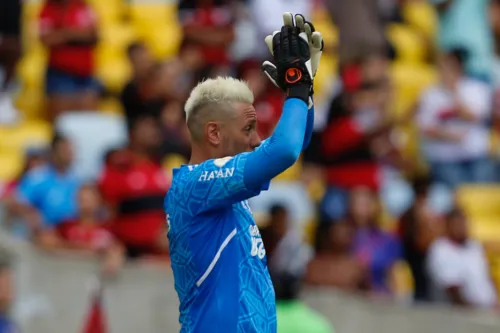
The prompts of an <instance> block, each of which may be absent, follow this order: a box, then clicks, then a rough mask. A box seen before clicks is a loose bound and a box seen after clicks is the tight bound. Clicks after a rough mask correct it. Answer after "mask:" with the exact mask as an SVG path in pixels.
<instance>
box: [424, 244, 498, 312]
mask: <svg viewBox="0 0 500 333" xmlns="http://www.w3.org/2000/svg"><path fill="white" fill-rule="evenodd" d="M427 268H428V273H429V277H430V278H431V281H432V285H433V286H434V288H435V292H436V293H437V295H436V296H438V297H437V298H440V299H446V294H445V290H446V289H447V288H449V287H454V286H457V287H459V288H460V294H461V295H462V297H463V298H464V299H465V300H466V301H467V302H469V303H471V304H473V305H475V306H478V307H491V306H493V305H495V303H496V300H497V299H496V291H495V288H494V286H493V283H492V281H491V277H490V272H489V268H488V263H487V261H486V256H485V254H484V251H483V247H482V245H481V244H480V243H478V242H476V241H473V240H469V241H467V243H466V244H465V245H463V246H459V245H457V244H455V243H453V242H451V241H450V240H449V239H447V238H440V239H438V240H436V241H435V242H434V243H433V244H432V246H431V248H430V251H429V255H428V258H427Z"/></svg>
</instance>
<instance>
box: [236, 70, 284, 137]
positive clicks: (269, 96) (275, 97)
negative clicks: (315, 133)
mask: <svg viewBox="0 0 500 333" xmlns="http://www.w3.org/2000/svg"><path fill="white" fill-rule="evenodd" d="M260 66H261V64H260V62H258V61H255V60H245V61H243V62H241V63H240V64H239V68H238V77H239V78H241V79H242V80H245V81H246V82H248V85H249V87H250V89H251V90H252V92H253V94H254V96H255V102H254V106H255V110H256V111H257V119H258V120H257V122H258V126H257V130H258V131H259V135H260V137H261V138H263V139H265V138H268V137H269V136H270V135H271V134H272V131H273V130H274V126H275V125H276V123H277V122H278V119H279V117H280V115H281V106H282V105H283V102H284V98H283V93H282V92H281V91H280V90H279V89H277V88H276V87H274V86H273V85H272V84H271V83H270V81H269V80H268V79H267V78H266V77H265V76H264V74H263V73H262V70H261V68H260Z"/></svg>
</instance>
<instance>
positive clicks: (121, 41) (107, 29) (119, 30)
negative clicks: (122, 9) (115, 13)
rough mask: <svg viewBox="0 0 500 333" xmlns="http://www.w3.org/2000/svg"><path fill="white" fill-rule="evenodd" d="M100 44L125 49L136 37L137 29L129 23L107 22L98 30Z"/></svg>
mask: <svg viewBox="0 0 500 333" xmlns="http://www.w3.org/2000/svg"><path fill="white" fill-rule="evenodd" d="M99 34H100V44H101V46H103V47H108V48H121V49H124V50H125V49H126V48H127V47H128V45H130V44H131V43H132V42H134V41H136V40H137V39H138V34H137V31H135V29H134V27H133V26H131V25H130V24H122V23H120V24H109V25H107V26H103V27H102V28H101V29H100V30H99Z"/></svg>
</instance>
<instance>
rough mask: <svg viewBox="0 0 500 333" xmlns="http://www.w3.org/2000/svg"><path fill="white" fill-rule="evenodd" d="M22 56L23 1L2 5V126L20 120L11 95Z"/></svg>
mask: <svg viewBox="0 0 500 333" xmlns="http://www.w3.org/2000/svg"><path fill="white" fill-rule="evenodd" d="M20 55H21V0H2V1H1V3H0V70H1V71H0V124H1V123H7V124H10V123H13V122H15V121H16V120H17V118H18V116H19V115H18V112H17V110H16V109H15V107H14V105H13V102H12V99H11V94H12V82H13V79H14V74H15V70H16V63H17V61H18V59H19V57H20Z"/></svg>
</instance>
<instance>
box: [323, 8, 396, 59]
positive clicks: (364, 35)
mask: <svg viewBox="0 0 500 333" xmlns="http://www.w3.org/2000/svg"><path fill="white" fill-rule="evenodd" d="M325 5H326V8H327V9H328V12H329V13H330V16H331V17H332V19H333V21H334V22H335V24H336V25H337V27H338V31H339V44H338V52H339V60H340V63H341V64H345V63H347V62H350V61H351V60H352V58H353V57H356V56H357V55H358V54H359V52H360V51H361V52H363V53H365V52H366V53H371V52H376V53H378V52H382V53H385V52H386V50H387V47H388V43H387V40H386V38H385V34H384V24H383V21H382V18H381V16H380V15H381V11H380V8H379V1H372V0H327V1H325Z"/></svg>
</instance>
